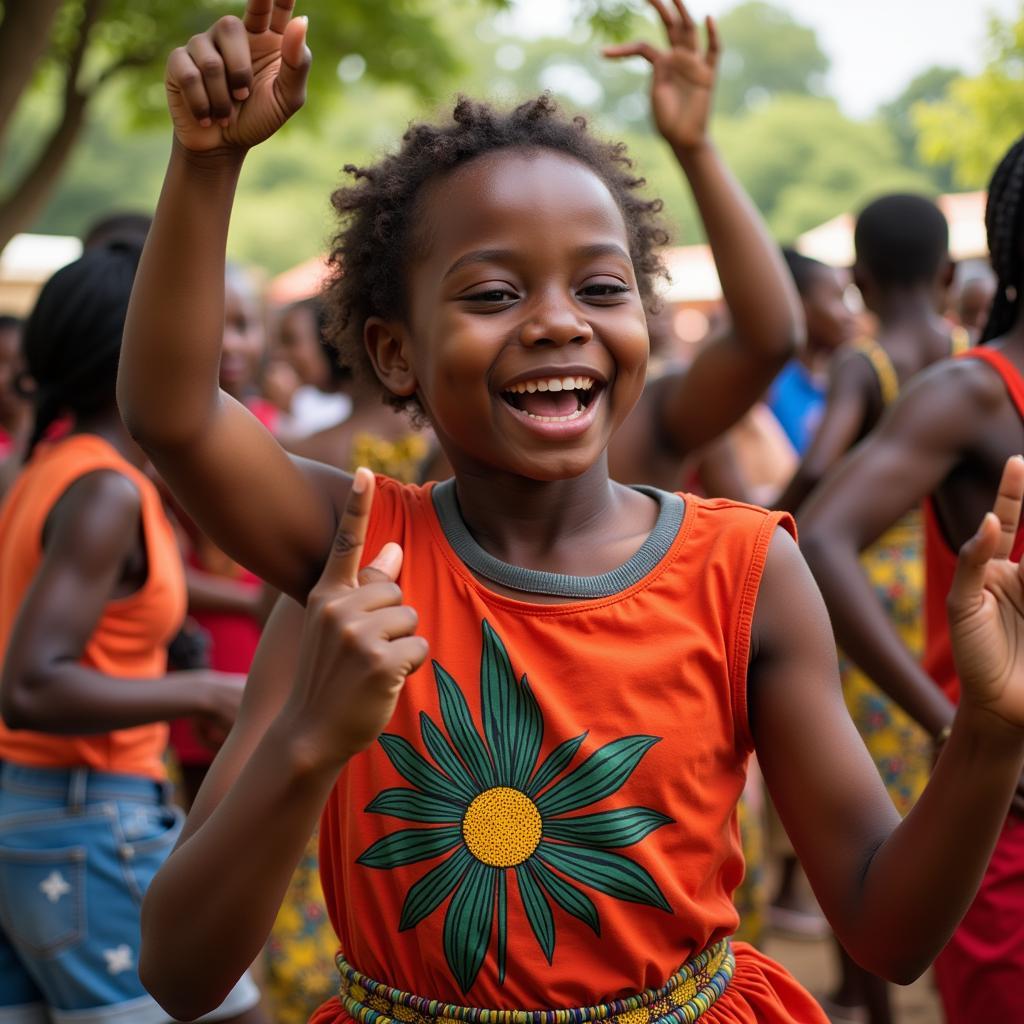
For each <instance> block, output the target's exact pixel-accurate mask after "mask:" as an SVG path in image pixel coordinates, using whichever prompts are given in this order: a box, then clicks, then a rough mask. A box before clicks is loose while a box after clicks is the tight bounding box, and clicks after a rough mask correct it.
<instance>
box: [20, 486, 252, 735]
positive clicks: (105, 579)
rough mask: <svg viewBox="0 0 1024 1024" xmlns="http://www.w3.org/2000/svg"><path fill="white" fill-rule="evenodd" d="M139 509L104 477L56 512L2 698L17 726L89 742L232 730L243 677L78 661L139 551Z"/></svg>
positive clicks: (129, 493) (124, 489)
mask: <svg viewBox="0 0 1024 1024" xmlns="http://www.w3.org/2000/svg"><path fill="white" fill-rule="evenodd" d="M139 502H140V499H139V493H138V491H137V490H136V489H135V485H134V484H132V482H131V481H130V480H128V479H127V478H126V477H123V476H121V475H120V474H119V473H114V472H109V471H102V472H96V473H90V474H88V475H87V476H85V477H82V479H80V480H79V481H77V482H76V483H74V484H72V486H71V487H70V488H68V490H67V492H66V493H65V494H64V496H63V497H62V498H61V499H60V500H59V501H58V502H57V504H56V506H55V507H54V509H53V511H52V512H51V514H50V517H49V520H48V523H47V529H46V538H45V543H44V553H43V560H42V564H41V565H40V567H39V570H38V572H37V573H36V575H35V578H34V579H33V581H32V583H31V585H30V586H29V589H28V592H27V593H26V595H25V599H24V601H23V603H22V606H21V611H20V613H19V614H18V618H17V619H16V621H15V624H14V628H13V630H12V632H11V639H10V644H9V645H8V649H7V656H6V658H5V659H4V664H3V678H2V681H0V694H2V710H3V717H4V721H5V722H6V723H7V725H8V726H9V727H10V728H12V729H34V730H37V731H43V732H50V733H58V734H59V733H64V734H72V735H82V734H89V733H105V732H110V730H112V729H125V728H128V727H130V726H134V725H144V724H147V723H149V722H162V721H166V720H167V719H169V718H177V717H181V716H183V715H194V714H197V715H202V716H205V717H207V718H209V719H210V720H211V723H212V724H214V725H215V726H217V727H218V728H223V729H227V728H230V726H231V722H232V721H233V720H234V715H235V711H236V709H237V707H238V702H239V699H240V697H241V691H242V687H241V682H242V680H241V678H240V677H238V678H236V677H232V676H227V675H224V674H221V673H216V672H173V673H170V674H168V675H165V676H164V677H163V678H160V679H124V678H120V677H117V676H108V675H105V674H103V673H102V672H98V671H96V670H95V669H91V668H88V667H86V666H85V665H83V664H82V663H81V661H82V656H83V654H84V652H85V649H86V645H87V643H88V641H89V638H90V637H91V636H92V634H93V632H94V631H95V629H96V624H97V623H98V622H99V620H100V617H101V615H102V614H103V608H104V605H106V603H107V602H108V601H111V600H113V599H115V598H116V597H118V596H119V593H118V589H117V588H118V585H119V583H120V580H121V576H122V574H123V572H124V567H125V563H126V561H127V560H128V558H129V556H130V555H131V554H132V552H133V551H134V550H135V548H136V547H137V545H138V543H139V530H140V513H139Z"/></svg>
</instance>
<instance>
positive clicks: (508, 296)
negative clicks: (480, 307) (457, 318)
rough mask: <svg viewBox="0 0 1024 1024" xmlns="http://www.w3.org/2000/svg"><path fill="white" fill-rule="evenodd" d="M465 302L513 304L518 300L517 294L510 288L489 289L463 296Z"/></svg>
mask: <svg viewBox="0 0 1024 1024" xmlns="http://www.w3.org/2000/svg"><path fill="white" fill-rule="evenodd" d="M462 298H463V301H465V302H495V303H497V302H512V301H514V300H515V299H517V298H518V296H517V295H516V293H515V292H514V291H512V290H511V289H509V288H488V289H486V291H479V292H473V293H472V294H470V295H463V296H462Z"/></svg>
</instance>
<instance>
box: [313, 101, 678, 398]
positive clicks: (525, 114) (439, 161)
mask: <svg viewBox="0 0 1024 1024" xmlns="http://www.w3.org/2000/svg"><path fill="white" fill-rule="evenodd" d="M502 149H521V150H536V149H548V150H553V151H554V152H556V153H562V154H565V155H566V156H569V157H572V158H574V159H576V160H578V161H579V162H580V163H582V164H583V165H584V166H586V167H588V168H590V170H592V171H593V172H594V173H595V174H596V175H597V176H598V177H599V178H600V179H601V180H602V181H603V182H604V184H605V185H606V186H607V188H608V190H609V192H611V194H612V197H613V198H614V199H615V201H616V203H617V204H618V206H619V209H620V210H621V211H622V216H623V219H624V220H625V223H626V231H627V233H628V236H629V254H630V257H631V259H632V261H633V267H634V270H635V272H636V276H637V283H638V286H639V290H640V295H641V298H642V299H643V300H644V303H645V305H646V306H647V307H648V309H650V308H651V307H652V306H653V302H654V280H655V278H656V277H657V276H659V275H664V273H665V269H664V266H663V264H662V262H661V259H660V257H659V255H658V252H657V250H658V247H660V246H662V245H664V244H665V243H666V242H667V241H668V232H667V231H666V230H665V227H664V226H663V225H662V223H661V221H660V218H659V214H660V213H661V209H662V202H661V200H660V199H644V198H642V197H641V196H640V195H639V194H638V192H639V190H640V189H641V188H642V187H643V186H644V185H645V184H646V182H645V181H644V179H643V178H641V177H637V176H636V175H635V174H634V172H633V161H632V160H631V159H630V158H629V156H628V155H627V154H626V146H625V144H624V143H621V142H620V143H612V142H605V141H602V140H601V139H598V138H596V137H595V136H594V135H592V134H590V132H589V130H588V127H587V121H586V119H585V118H584V117H580V116H577V117H573V118H571V119H570V118H568V117H566V116H565V115H564V114H562V112H561V111H560V110H559V108H558V105H557V104H556V103H555V101H554V100H553V99H552V98H551V97H550V96H549V95H548V94H546V93H545V94H543V95H541V96H539V97H537V98H536V99H533V100H530V101H529V102H526V103H523V104H521V105H520V106H517V107H515V108H514V109H513V110H509V111H503V110H497V109H495V108H494V107H492V106H491V105H489V104H487V103H481V102H477V101H474V100H470V99H467V98H465V97H460V98H459V99H458V101H457V102H456V104H455V108H454V110H453V111H452V116H451V119H450V120H449V121H448V122H447V123H443V124H423V123H420V124H413V125H410V127H409V129H408V130H407V131H406V133H405V135H404V136H403V137H402V145H401V146H400V147H399V149H398V150H397V152H394V153H391V154H389V155H388V156H386V157H384V158H383V159H382V160H380V161H379V162H378V163H376V164H374V165H373V166H371V167H355V166H353V165H352V164H348V165H346V167H345V171H346V172H347V173H349V174H351V175H352V176H353V177H354V178H355V179H356V180H355V184H350V185H347V186H344V187H342V188H339V189H338V190H337V191H336V192H335V193H334V194H333V195H332V196H331V202H332V204H333V206H334V209H335V210H336V211H337V213H338V215H339V217H340V219H341V227H340V230H339V231H338V233H337V234H336V235H335V237H334V239H333V241H332V245H331V254H330V258H329V264H330V270H331V272H330V274H329V277H328V281H327V284H326V286H325V290H324V293H323V297H324V302H325V304H326V307H327V314H328V315H327V323H326V325H325V327H326V329H325V333H326V337H327V340H328V341H329V342H330V343H331V344H332V345H334V347H335V348H336V349H337V351H338V355H339V360H340V361H341V362H342V363H343V364H345V365H347V366H349V367H351V368H352V369H353V370H354V371H356V372H357V373H358V374H359V375H360V376H361V377H365V376H366V375H367V374H369V375H370V377H371V379H373V380H374V381H376V377H375V376H373V373H372V366H371V364H370V359H369V356H368V355H367V353H366V351H365V348H364V346H363V325H364V324H365V323H366V320H367V319H368V318H369V317H371V316H380V317H384V318H394V317H401V316H403V315H404V314H405V313H406V281H407V275H408V269H409V263H410V261H411V259H412V257H413V255H414V242H415V238H414V237H413V235H414V228H415V225H416V223H417V222H418V220H419V218H418V216H417V213H418V208H417V202H418V197H419V196H420V194H421V192H422V189H423V187H424V186H425V185H426V184H427V183H428V182H429V181H432V180H433V179H436V178H437V177H439V176H441V175H443V174H446V173H448V172H450V171H452V170H453V169H455V168H456V167H459V166H461V165H463V164H466V163H468V162H469V161H471V160H474V159H476V158H477V157H480V156H484V155H485V154H488V153H493V152H495V151H496V150H502ZM384 399H385V401H387V402H388V403H390V404H391V405H394V406H395V407H396V408H398V409H405V410H407V411H410V412H412V413H413V414H414V415H416V414H418V413H420V412H421V410H420V406H419V402H418V401H417V399H416V398H415V397H414V396H413V397H404V396H400V395H392V394H391V393H390V392H387V391H386V389H385V395H384Z"/></svg>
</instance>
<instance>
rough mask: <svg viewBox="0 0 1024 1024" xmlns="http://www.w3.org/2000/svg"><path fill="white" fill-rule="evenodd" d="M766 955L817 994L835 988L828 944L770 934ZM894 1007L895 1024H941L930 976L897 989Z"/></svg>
mask: <svg viewBox="0 0 1024 1024" xmlns="http://www.w3.org/2000/svg"><path fill="white" fill-rule="evenodd" d="M764 951H765V952H766V953H767V954H768V955H769V956H772V957H774V958H775V959H776V960H778V961H780V962H781V963H782V964H784V965H785V967H786V969H787V970H789V971H790V972H791V973H792V974H793V975H794V976H795V977H796V979H797V980H798V981H799V982H801V983H802V984H803V985H805V986H806V987H807V988H808V989H810V990H811V992H813V993H815V994H817V993H819V992H828V991H829V990H830V989H831V988H832V986H833V985H834V984H835V977H836V969H835V960H834V956H833V954H832V949H831V945H830V942H829V941H827V940H814V941H807V940H801V941H796V940H792V939H786V938H783V937H782V936H780V935H777V934H770V935H769V936H768V938H767V939H766V941H765V943H764ZM893 1007H894V1009H895V1013H894V1017H895V1024H942V1011H941V1010H940V1009H939V1001H938V997H937V995H936V993H935V988H934V985H933V983H932V978H931V973H930V972H929V973H928V974H926V975H925V976H924V977H923V978H921V979H920V980H918V981H916V982H915V983H914V984H913V985H910V986H908V987H907V988H899V987H895V986H894V987H893Z"/></svg>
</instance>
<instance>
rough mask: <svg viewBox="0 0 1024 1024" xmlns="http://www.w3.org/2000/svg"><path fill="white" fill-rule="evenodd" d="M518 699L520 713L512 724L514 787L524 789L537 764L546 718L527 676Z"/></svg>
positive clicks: (518, 693)
mask: <svg viewBox="0 0 1024 1024" xmlns="http://www.w3.org/2000/svg"><path fill="white" fill-rule="evenodd" d="M517 697H518V711H517V713H516V715H515V716H514V721H513V723H512V725H513V737H512V785H513V786H514V787H515V788H516V789H524V788H525V786H526V784H527V783H528V782H529V781H530V772H532V771H533V769H534V768H535V767H536V764H537V755H538V754H539V753H540V744H541V740H542V739H543V738H544V716H543V715H542V714H541V710H540V705H539V704H538V703H537V698H536V697H534V695H533V691H532V690H531V689H530V683H529V681H528V680H527V678H526V676H525V675H524V676H523V678H522V679H520V680H519V686H518V688H517Z"/></svg>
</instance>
